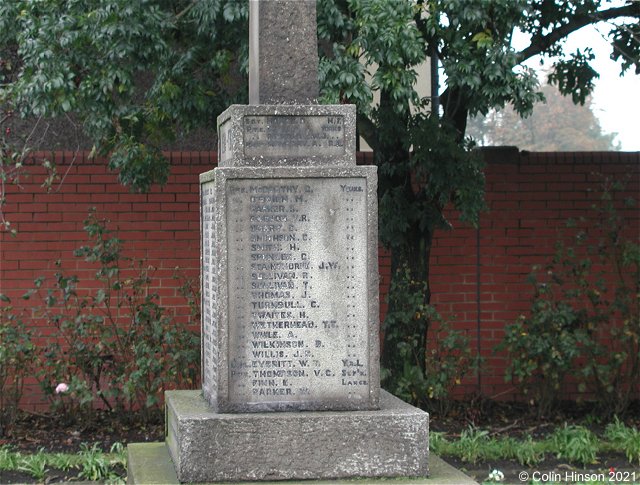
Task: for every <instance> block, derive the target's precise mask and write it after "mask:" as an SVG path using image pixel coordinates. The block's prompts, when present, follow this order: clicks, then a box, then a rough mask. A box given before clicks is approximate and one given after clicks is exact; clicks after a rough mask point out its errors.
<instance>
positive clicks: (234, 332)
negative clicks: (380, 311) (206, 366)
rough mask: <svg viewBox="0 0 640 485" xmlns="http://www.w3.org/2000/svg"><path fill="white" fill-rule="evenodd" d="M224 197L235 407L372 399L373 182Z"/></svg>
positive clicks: (258, 187) (283, 186) (321, 182)
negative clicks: (369, 240)
mask: <svg viewBox="0 0 640 485" xmlns="http://www.w3.org/2000/svg"><path fill="white" fill-rule="evenodd" d="M257 118H259V117H257ZM225 192H226V197H227V213H226V221H227V231H226V233H227V246H228V251H229V253H228V273H227V274H228V288H229V289H228V319H229V322H228V327H229V344H228V366H229V367H228V372H229V380H228V382H229V391H228V392H229V402H230V403H231V405H232V407H233V404H234V403H235V404H239V405H242V406H248V407H251V406H252V405H253V406H255V407H257V408H258V409H261V408H260V406H261V405H263V408H265V409H283V410H284V409H288V408H297V409H304V408H305V407H304V405H302V406H301V405H300V404H301V403H304V402H321V403H322V402H324V403H327V405H328V406H330V405H334V404H335V403H341V402H342V403H347V407H348V403H349V402H354V404H355V403H358V402H360V403H361V402H363V401H366V400H368V399H369V389H370V385H371V384H372V383H371V381H370V372H369V370H370V369H369V355H370V352H369V325H368V311H367V240H366V239H367V179H366V178H365V177H348V178H339V177H336V178H321V177H318V178H281V179H268V178H267V179H229V180H227V182H226V187H225ZM270 403H275V406H271V407H269V406H268V404H270ZM265 404H267V406H264V405H265Z"/></svg>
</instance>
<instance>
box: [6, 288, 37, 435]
mask: <svg viewBox="0 0 640 485" xmlns="http://www.w3.org/2000/svg"><path fill="white" fill-rule="evenodd" d="M25 298H28V294H27V295H25ZM33 338H34V334H33V331H32V330H30V329H29V328H28V327H27V326H25V324H24V322H23V320H22V318H21V317H20V315H17V314H15V313H14V309H13V307H12V305H11V300H10V299H9V298H8V297H7V296H6V295H3V294H1V293H0V342H1V343H2V344H1V345H0V436H3V435H5V434H9V432H10V428H11V424H12V423H13V421H14V419H15V415H16V412H17V410H18V405H19V403H20V398H21V397H22V391H23V385H24V380H25V378H26V377H29V376H31V375H33V369H34V362H35V359H36V348H35V346H34V344H33Z"/></svg>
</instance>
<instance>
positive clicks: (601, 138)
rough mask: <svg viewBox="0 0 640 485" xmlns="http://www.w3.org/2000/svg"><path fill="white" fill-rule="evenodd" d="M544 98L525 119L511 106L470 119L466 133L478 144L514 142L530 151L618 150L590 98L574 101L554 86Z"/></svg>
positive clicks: (548, 86)
mask: <svg viewBox="0 0 640 485" xmlns="http://www.w3.org/2000/svg"><path fill="white" fill-rule="evenodd" d="M542 94H543V95H544V97H545V101H543V102H540V103H537V104H536V105H535V106H534V107H533V111H532V113H531V115H530V116H527V117H526V118H522V117H521V116H519V115H518V113H516V112H515V110H514V109H513V108H512V107H511V106H507V107H505V108H504V109H502V110H500V111H498V110H495V109H492V110H490V111H489V113H487V116H486V117H485V116H482V115H479V116H476V117H475V118H472V119H470V120H469V124H468V129H467V133H468V135H469V136H471V137H472V138H473V139H474V140H476V142H477V143H478V144H479V145H483V146H489V145H494V146H495V145H515V146H517V147H518V148H520V149H521V150H529V151H549V152H551V151H600V150H602V151H606V150H618V149H619V143H616V142H615V137H616V134H615V133H605V132H604V131H603V129H602V126H600V121H599V120H598V118H597V117H596V116H595V114H594V113H593V105H592V100H591V97H587V99H586V100H585V103H584V105H579V104H574V103H573V102H572V101H571V99H569V98H567V97H565V96H562V95H561V94H560V92H559V91H558V90H557V89H556V88H555V87H554V86H551V85H546V86H544V87H543V88H542Z"/></svg>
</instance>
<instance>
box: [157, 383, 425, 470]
mask: <svg viewBox="0 0 640 485" xmlns="http://www.w3.org/2000/svg"><path fill="white" fill-rule="evenodd" d="M166 403H167V445H168V448H169V453H170V455H171V458H172V460H173V463H174V464H175V469H176V473H177V476H178V479H179V480H180V481H181V482H218V481H242V480H306V479H323V478H324V479H328V478H341V477H396V476H404V477H416V476H426V475H427V474H428V468H427V459H428V449H429V447H428V439H429V436H428V429H429V425H428V421H429V415H428V414H427V413H425V412H424V411H421V410H419V409H417V408H415V407H413V406H410V405H408V404H406V403H404V402H403V401H401V400H399V399H397V398H396V397H394V396H392V395H390V394H388V393H386V392H384V391H382V394H381V399H380V409H379V410H377V411H350V412H334V411H325V412H286V413H251V414H218V413H214V412H212V411H211V409H210V408H209V406H208V405H207V402H206V401H205V400H204V399H203V398H202V396H201V394H200V392H199V391H169V392H167V393H166Z"/></svg>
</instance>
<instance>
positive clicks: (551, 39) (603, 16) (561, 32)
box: [517, 2, 640, 63]
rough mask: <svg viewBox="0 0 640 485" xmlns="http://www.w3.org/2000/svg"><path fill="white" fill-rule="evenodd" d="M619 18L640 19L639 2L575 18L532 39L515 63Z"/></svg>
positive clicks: (518, 55)
mask: <svg viewBox="0 0 640 485" xmlns="http://www.w3.org/2000/svg"><path fill="white" fill-rule="evenodd" d="M619 17H637V18H640V2H633V3H631V4H629V5H625V6H623V7H617V8H610V9H608V10H601V11H597V12H594V13H591V14H588V15H579V16H575V17H574V18H573V19H572V20H571V21H569V23H567V24H565V25H562V26H560V27H558V28H557V29H554V30H552V31H551V32H549V33H548V34H547V35H545V36H541V37H534V38H533V40H532V42H531V45H530V46H529V47H527V48H526V49H523V50H521V51H520V52H518V54H517V62H518V63H521V62H523V61H526V60H527V59H530V58H531V57H533V56H536V55H538V54H541V53H542V52H544V51H545V50H547V49H548V48H549V47H551V46H552V45H553V44H555V43H556V42H558V41H559V40H561V39H563V38H565V37H566V36H568V35H569V34H571V33H573V32H575V31H576V30H579V29H581V28H582V27H585V26H587V25H589V24H595V23H597V22H601V21H603V20H611V19H615V18H619Z"/></svg>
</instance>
